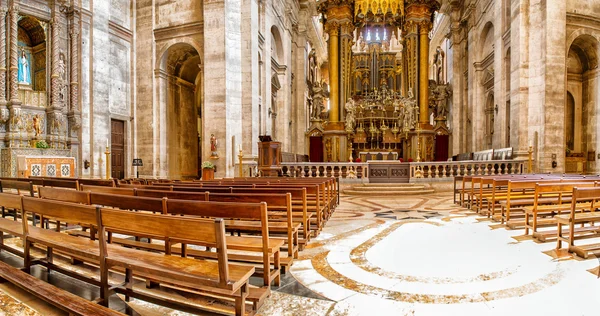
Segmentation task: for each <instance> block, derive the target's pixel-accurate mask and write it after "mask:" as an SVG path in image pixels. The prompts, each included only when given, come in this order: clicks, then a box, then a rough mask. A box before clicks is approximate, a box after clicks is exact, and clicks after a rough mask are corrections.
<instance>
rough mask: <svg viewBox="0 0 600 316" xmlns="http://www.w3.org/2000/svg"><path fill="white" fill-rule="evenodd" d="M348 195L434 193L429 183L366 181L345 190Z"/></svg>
mask: <svg viewBox="0 0 600 316" xmlns="http://www.w3.org/2000/svg"><path fill="white" fill-rule="evenodd" d="M343 192H344V194H348V195H380V196H382V195H421V194H430V193H434V192H435V190H434V189H433V188H432V187H431V186H430V185H429V184H416V183H364V184H359V185H354V186H352V187H350V188H349V189H346V190H344V191H343Z"/></svg>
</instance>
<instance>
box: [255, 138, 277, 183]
mask: <svg viewBox="0 0 600 316" xmlns="http://www.w3.org/2000/svg"><path fill="white" fill-rule="evenodd" d="M258 170H259V171H260V172H261V173H262V175H263V177H277V176H278V175H279V173H280V172H281V142H274V141H270V139H269V140H265V141H260V142H258Z"/></svg>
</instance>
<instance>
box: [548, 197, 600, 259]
mask: <svg viewBox="0 0 600 316" xmlns="http://www.w3.org/2000/svg"><path fill="white" fill-rule="evenodd" d="M598 201H600V188H598V187H594V188H578V187H575V188H573V192H572V195H571V209H570V211H569V213H568V214H564V215H557V216H555V218H556V224H557V229H556V240H557V242H556V249H557V250H560V249H561V248H562V243H563V242H565V243H567V246H568V251H569V252H573V253H575V254H576V255H577V256H579V257H581V258H585V259H587V258H588V256H589V254H590V252H598V251H600V244H598V243H595V244H585V245H575V238H582V237H597V236H598V235H599V233H600V226H598V225H596V223H597V222H600V212H598V211H597V205H598ZM580 203H589V205H590V206H589V207H588V208H580V207H578V204H580ZM577 224H579V225H581V228H587V229H586V230H585V232H582V233H580V234H576V233H577V229H576V228H575V225H577ZM585 224H588V225H589V226H588V227H585V226H584V225H585ZM565 225H566V226H567V227H568V230H563V226H565ZM565 234H566V235H565Z"/></svg>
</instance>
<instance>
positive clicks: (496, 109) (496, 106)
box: [494, 104, 498, 114]
mask: <svg viewBox="0 0 600 316" xmlns="http://www.w3.org/2000/svg"><path fill="white" fill-rule="evenodd" d="M494 111H496V114H498V104H496V105H495V106H494Z"/></svg>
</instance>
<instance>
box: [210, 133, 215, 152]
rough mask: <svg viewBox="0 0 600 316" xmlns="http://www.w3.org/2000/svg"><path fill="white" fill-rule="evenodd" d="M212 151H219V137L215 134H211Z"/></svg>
mask: <svg viewBox="0 0 600 316" xmlns="http://www.w3.org/2000/svg"><path fill="white" fill-rule="evenodd" d="M210 151H217V138H216V137H215V134H210Z"/></svg>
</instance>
